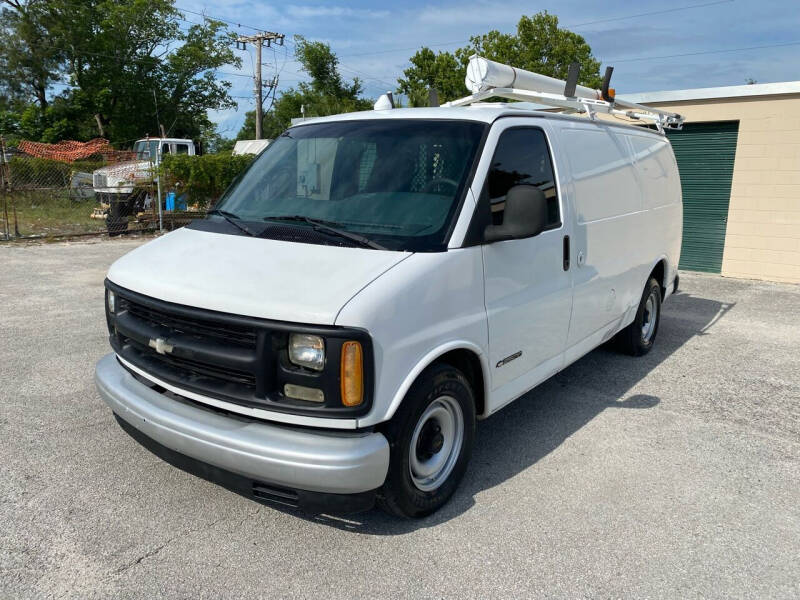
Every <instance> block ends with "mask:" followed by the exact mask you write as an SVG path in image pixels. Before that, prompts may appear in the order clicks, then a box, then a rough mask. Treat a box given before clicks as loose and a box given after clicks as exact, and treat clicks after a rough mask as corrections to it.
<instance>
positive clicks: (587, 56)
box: [398, 11, 602, 106]
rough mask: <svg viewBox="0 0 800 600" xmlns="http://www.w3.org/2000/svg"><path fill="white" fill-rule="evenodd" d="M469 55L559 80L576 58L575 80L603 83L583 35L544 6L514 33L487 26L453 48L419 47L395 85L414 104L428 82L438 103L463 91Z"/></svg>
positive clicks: (423, 97) (421, 100) (420, 101)
mask: <svg viewBox="0 0 800 600" xmlns="http://www.w3.org/2000/svg"><path fill="white" fill-rule="evenodd" d="M473 54H479V55H481V56H483V57H485V58H488V59H490V60H495V61H498V62H501V63H505V64H510V65H513V66H515V67H518V68H521V69H526V70H528V71H534V72H536V73H541V74H543V75H549V76H550V77H556V78H558V79H565V78H566V77H567V71H568V69H569V65H570V63H572V62H578V63H580V65H581V75H580V78H579V83H581V84H582V85H585V86H588V87H593V88H599V87H600V85H601V84H602V77H601V76H600V62H599V61H598V60H596V59H595V58H594V56H592V49H591V48H590V47H589V44H588V43H586V40H584V39H583V37H582V36H580V35H578V34H577V33H573V32H572V31H569V30H567V29H563V28H560V27H559V26H558V17H556V16H555V15H551V14H549V13H548V12H547V11H543V12H540V13H536V14H535V15H533V16H530V17H529V16H523V17H522V18H520V20H519V22H518V23H517V31H516V34H515V35H514V34H509V33H501V32H499V31H497V30H491V31H489V32H488V33H485V34H482V35H477V36H473V37H472V38H470V44H469V45H468V46H465V47H463V48H459V49H458V50H456V51H455V52H454V53H450V52H437V53H434V52H433V51H432V50H431V49H430V48H422V49H420V50H419V51H417V53H416V54H414V56H412V57H411V59H410V62H411V66H410V67H409V68H408V69H406V70H405V71H403V75H404V77H402V78H400V79H399V80H398V86H399V90H400V91H401V92H403V93H404V94H406V95H407V96H408V98H409V102H410V104H411V105H412V106H427V104H428V89H429V88H431V87H435V88H436V90H437V91H438V92H439V100H440V101H441V102H447V101H449V100H454V99H456V98H459V97H461V96H466V95H467V93H468V91H467V89H466V87H465V85H464V73H465V70H466V66H467V63H468V62H469V58H470V56H472V55H473Z"/></svg>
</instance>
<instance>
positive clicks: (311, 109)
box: [236, 36, 372, 140]
mask: <svg viewBox="0 0 800 600" xmlns="http://www.w3.org/2000/svg"><path fill="white" fill-rule="evenodd" d="M295 56H296V58H297V60H298V61H300V66H301V68H302V69H303V70H304V71H305V72H306V73H308V74H309V75H310V76H311V81H310V82H303V83H300V84H299V85H298V86H297V88H289V89H288V90H286V91H285V92H282V93H281V95H280V96H279V97H278V98H277V99H276V100H275V102H274V103H273V104H272V107H271V108H270V109H269V110H267V111H266V113H265V114H264V121H263V123H262V131H263V132H264V137H266V138H274V137H277V136H278V135H280V134H281V133H283V131H284V130H285V129H286V128H287V127H289V125H290V124H291V120H292V119H293V118H295V117H299V116H301V112H304V113H305V115H306V116H315V117H321V116H325V115H335V114H339V113H344V112H352V111H355V110H369V109H370V108H372V100H369V99H365V98H361V93H362V91H363V88H362V86H361V82H360V81H359V80H358V78H355V79H353V80H352V81H351V82H350V83H347V82H345V81H344V79H343V78H342V76H341V74H340V73H339V68H338V66H339V59H338V58H337V57H336V54H335V53H334V52H333V51H332V50H331V47H330V45H328V44H326V43H324V42H310V41H308V40H306V39H305V38H303V37H301V36H295ZM301 107H302V109H303V110H302V111H301ZM254 137H255V111H250V112H248V113H246V114H245V121H244V125H243V126H242V128H241V130H240V131H239V133H238V134H237V136H236V139H240V140H241V139H253V138H254Z"/></svg>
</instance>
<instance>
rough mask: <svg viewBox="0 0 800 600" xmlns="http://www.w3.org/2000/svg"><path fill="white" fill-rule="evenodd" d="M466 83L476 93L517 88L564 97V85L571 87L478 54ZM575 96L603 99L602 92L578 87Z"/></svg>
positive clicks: (470, 66)
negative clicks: (494, 89)
mask: <svg viewBox="0 0 800 600" xmlns="http://www.w3.org/2000/svg"><path fill="white" fill-rule="evenodd" d="M464 83H465V84H466V85H467V89H468V90H469V91H470V92H472V93H473V94H477V93H478V92H483V91H485V90H488V89H490V88H517V89H521V90H527V91H529V92H544V93H546V94H563V93H564V86H565V85H566V84H567V82H566V81H563V80H561V79H556V78H554V77H548V76H547V75H539V74H538V73H531V72H530V71H525V70H523V69H516V68H514V67H510V66H508V65H504V64H502V63H499V62H494V61H493V60H489V59H487V58H483V57H482V56H477V55H473V56H471V57H470V59H469V64H468V65H467V76H466V78H465V79H464ZM575 96H577V97H578V98H589V99H591V100H602V98H601V94H600V91H599V90H593V89H592V88H588V87H584V86H582V85H578V86H576V87H575Z"/></svg>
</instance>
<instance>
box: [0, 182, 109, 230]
mask: <svg viewBox="0 0 800 600" xmlns="http://www.w3.org/2000/svg"><path fill="white" fill-rule="evenodd" d="M7 205H8V222H9V231H10V233H11V235H14V213H13V210H12V206H16V211H17V224H18V227H19V233H20V235H23V236H30V235H45V236H48V235H65V234H73V233H91V232H102V231H105V229H106V222H105V219H92V218H90V215H91V214H92V209H94V208H95V207H96V206H97V203H96V202H95V200H94V199H93V198H87V199H82V200H78V199H75V198H70V196H69V192H68V191H67V190H35V191H21V190H17V191H14V192H13V193H11V194H9V195H8V196H7ZM0 210H2V207H1V206H0ZM2 220H3V215H2V213H0V229H2Z"/></svg>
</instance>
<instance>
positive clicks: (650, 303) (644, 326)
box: [618, 277, 661, 356]
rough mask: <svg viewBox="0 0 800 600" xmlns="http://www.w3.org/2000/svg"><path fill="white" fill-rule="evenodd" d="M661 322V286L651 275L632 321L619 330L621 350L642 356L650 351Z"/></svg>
mask: <svg viewBox="0 0 800 600" xmlns="http://www.w3.org/2000/svg"><path fill="white" fill-rule="evenodd" d="M660 322H661V286H660V285H659V284H658V281H656V280H655V278H653V277H651V278H650V279H649V280H648V282H647V285H646V286H645V287H644V292H643V293H642V299H641V301H640V302H639V309H638V310H637V311H636V317H635V318H634V319H633V323H631V324H630V325H628V326H627V327H626V328H625V329H623V330H622V331H620V332H619V334H618V335H619V338H618V340H619V343H620V346H621V349H622V351H623V352H626V353H627V354H630V355H632V356H643V355H645V354H647V353H648V352H650V350H651V349H652V348H653V343H654V342H655V340H656V334H657V333H658V325H659V323H660Z"/></svg>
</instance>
